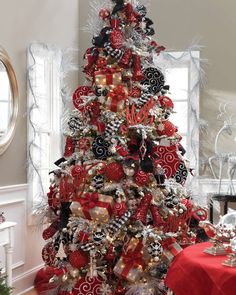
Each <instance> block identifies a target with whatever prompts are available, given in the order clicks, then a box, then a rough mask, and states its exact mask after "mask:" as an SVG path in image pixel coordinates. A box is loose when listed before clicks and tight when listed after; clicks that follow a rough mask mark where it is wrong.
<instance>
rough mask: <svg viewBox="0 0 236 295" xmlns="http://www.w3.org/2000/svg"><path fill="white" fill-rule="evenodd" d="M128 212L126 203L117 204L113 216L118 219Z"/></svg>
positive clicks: (113, 209)
mask: <svg viewBox="0 0 236 295" xmlns="http://www.w3.org/2000/svg"><path fill="white" fill-rule="evenodd" d="M126 211H127V206H126V203H125V202H120V203H118V202H117V203H115V205H114V206H113V208H112V215H113V216H116V217H121V216H122V215H124V214H125V212H126Z"/></svg>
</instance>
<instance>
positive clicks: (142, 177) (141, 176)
mask: <svg viewBox="0 0 236 295" xmlns="http://www.w3.org/2000/svg"><path fill="white" fill-rule="evenodd" d="M149 181H150V173H146V172H144V171H142V170H139V171H138V172H137V173H136V174H135V176H134V182H135V183H136V184H137V185H138V186H144V185H147V184H148V183H149Z"/></svg>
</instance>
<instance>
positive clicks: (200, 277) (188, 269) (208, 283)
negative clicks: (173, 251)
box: [166, 243, 236, 295]
mask: <svg viewBox="0 0 236 295" xmlns="http://www.w3.org/2000/svg"><path fill="white" fill-rule="evenodd" d="M210 246H211V245H210V244H209V243H201V244H196V245H194V246H190V247H188V248H185V249H184V250H183V251H182V252H180V253H179V254H178V255H177V256H176V257H175V259H174V261H173V263H172V265H171V267H170V269H169V271H168V273H167V277H166V285H167V286H168V288H170V289H171V290H172V291H173V292H174V293H175V294H176V295H236V268H231V267H227V266H223V265H222V264H221V263H222V262H223V261H225V259H226V256H212V255H209V254H205V253H203V250H204V249H205V248H207V247H210Z"/></svg>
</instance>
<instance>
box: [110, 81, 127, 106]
mask: <svg viewBox="0 0 236 295" xmlns="http://www.w3.org/2000/svg"><path fill="white" fill-rule="evenodd" d="M126 98H127V90H126V88H125V87H124V86H123V85H118V86H116V87H115V88H114V89H112V90H111V91H110V92H109V94H108V98H107V101H106V105H107V107H108V108H109V109H110V110H111V111H112V112H119V111H122V110H123V109H124V107H125V102H126Z"/></svg>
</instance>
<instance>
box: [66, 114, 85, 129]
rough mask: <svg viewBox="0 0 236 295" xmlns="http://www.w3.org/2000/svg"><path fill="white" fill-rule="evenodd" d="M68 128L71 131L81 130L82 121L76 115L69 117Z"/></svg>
mask: <svg viewBox="0 0 236 295" xmlns="http://www.w3.org/2000/svg"><path fill="white" fill-rule="evenodd" d="M68 125H69V128H70V129H71V130H73V131H76V130H81V129H82V128H83V123H82V122H81V121H80V119H79V118H78V117H71V118H70V119H69V122H68Z"/></svg>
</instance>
